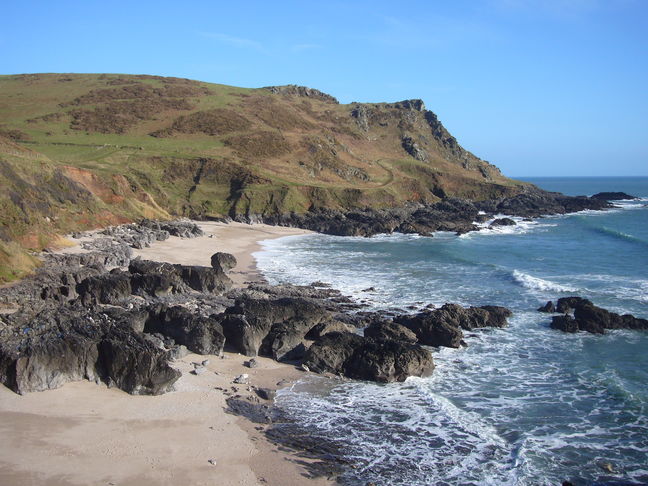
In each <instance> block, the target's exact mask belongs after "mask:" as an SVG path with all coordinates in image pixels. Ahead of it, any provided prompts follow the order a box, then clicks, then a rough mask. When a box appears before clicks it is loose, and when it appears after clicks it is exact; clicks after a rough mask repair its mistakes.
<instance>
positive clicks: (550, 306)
mask: <svg viewBox="0 0 648 486" xmlns="http://www.w3.org/2000/svg"><path fill="white" fill-rule="evenodd" d="M538 312H546V313H548V314H551V313H553V312H556V306H554V303H553V302H551V301H548V302H547V303H546V304H545V305H543V306H541V307H538Z"/></svg>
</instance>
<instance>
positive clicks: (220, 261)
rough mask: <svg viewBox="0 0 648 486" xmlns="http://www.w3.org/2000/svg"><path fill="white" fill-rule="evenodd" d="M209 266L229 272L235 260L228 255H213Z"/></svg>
mask: <svg viewBox="0 0 648 486" xmlns="http://www.w3.org/2000/svg"><path fill="white" fill-rule="evenodd" d="M211 266H212V267H213V268H215V269H217V270H221V271H223V272H229V271H230V270H231V269H232V268H234V267H235V266H236V258H235V257H234V255H232V254H230V253H222V252H218V253H214V254H213V255H212V256H211Z"/></svg>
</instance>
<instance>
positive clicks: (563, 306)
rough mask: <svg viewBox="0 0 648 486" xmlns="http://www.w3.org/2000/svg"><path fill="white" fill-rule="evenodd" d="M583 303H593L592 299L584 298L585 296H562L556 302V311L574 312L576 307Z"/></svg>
mask: <svg viewBox="0 0 648 486" xmlns="http://www.w3.org/2000/svg"><path fill="white" fill-rule="evenodd" d="M583 305H593V304H592V302H591V301H590V300H587V299H584V298H583V297H561V298H560V299H558V302H556V312H562V313H563V314H565V313H568V312H573V311H574V309H576V308H577V307H580V306H583Z"/></svg>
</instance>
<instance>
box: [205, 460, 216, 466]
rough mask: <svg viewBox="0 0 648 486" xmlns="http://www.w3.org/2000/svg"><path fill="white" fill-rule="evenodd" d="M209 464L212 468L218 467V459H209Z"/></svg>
mask: <svg viewBox="0 0 648 486" xmlns="http://www.w3.org/2000/svg"><path fill="white" fill-rule="evenodd" d="M207 462H208V463H209V464H211V465H212V466H215V465H216V459H209V460H208V461H207Z"/></svg>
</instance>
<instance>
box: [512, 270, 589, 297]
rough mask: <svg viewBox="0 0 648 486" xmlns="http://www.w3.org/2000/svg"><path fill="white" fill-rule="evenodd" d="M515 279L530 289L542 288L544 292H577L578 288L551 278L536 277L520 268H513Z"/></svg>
mask: <svg viewBox="0 0 648 486" xmlns="http://www.w3.org/2000/svg"><path fill="white" fill-rule="evenodd" d="M513 280H514V281H515V282H516V283H517V284H519V285H521V286H522V287H524V288H526V289H529V290H540V291H542V292H577V291H578V289H576V288H574V287H569V286H567V285H561V284H559V283H556V282H552V281H551V280H545V279H542V278H539V277H534V276H532V275H529V274H527V273H524V272H520V271H519V270H513Z"/></svg>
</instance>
